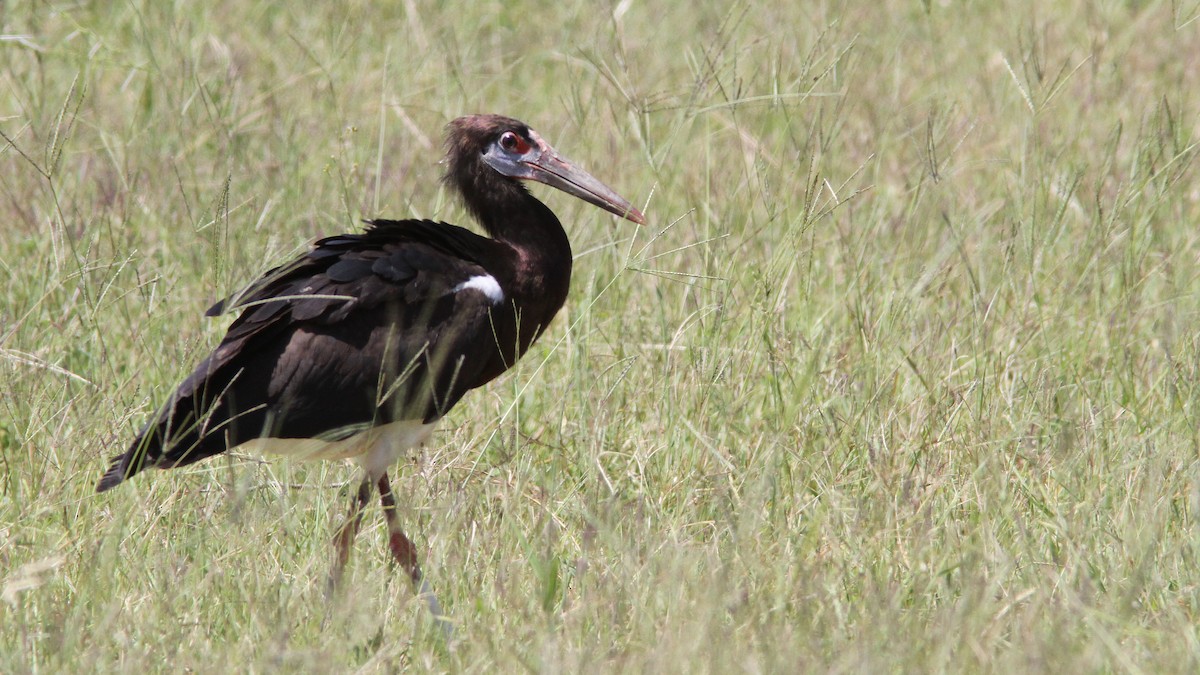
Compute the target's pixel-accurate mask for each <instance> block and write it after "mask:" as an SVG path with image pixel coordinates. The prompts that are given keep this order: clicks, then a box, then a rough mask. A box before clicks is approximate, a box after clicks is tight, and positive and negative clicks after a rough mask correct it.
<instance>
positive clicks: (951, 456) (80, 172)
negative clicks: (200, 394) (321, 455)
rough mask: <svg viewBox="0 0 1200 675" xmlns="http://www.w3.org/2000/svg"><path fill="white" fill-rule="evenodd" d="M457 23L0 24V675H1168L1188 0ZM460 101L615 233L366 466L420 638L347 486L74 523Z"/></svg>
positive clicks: (1184, 330)
mask: <svg viewBox="0 0 1200 675" xmlns="http://www.w3.org/2000/svg"><path fill="white" fill-rule="evenodd" d="M448 4H451V5H452V6H445V7H441V6H438V5H437V4H436V3H421V2H415V1H414V2H404V3H379V2H373V3H369V2H353V3H301V4H290V5H289V4H286V3H285V4H282V5H278V6H275V5H274V4H272V5H268V4H267V3H257V4H256V3H244V2H209V3H199V2H194V3H142V2H128V3H21V2H17V3H7V4H3V5H0V35H3V36H5V37H4V39H3V40H2V41H0V131H2V132H3V134H4V139H0V461H2V465H0V671H4V672H39V673H40V672H81V671H85V670H87V671H91V670H99V671H121V672H138V671H148V672H156V671H170V672H181V671H183V670H185V669H190V670H193V671H200V672H227V671H229V670H239V671H244V670H249V671H258V672H263V671H267V672H271V671H279V670H282V669H285V668H286V669H292V668H299V669H301V670H308V671H320V670H325V669H333V670H337V671H348V670H362V671H366V672H380V671H384V672H386V671H391V670H395V669H398V668H411V669H419V670H426V669H428V670H435V671H468V672H495V671H496V670H505V671H513V670H531V671H540V672H578V671H588V672H618V671H619V672H626V671H632V672H681V671H686V672H731V671H734V672H736V671H749V672H795V671H797V670H800V671H870V672H887V671H893V672H894V671H909V672H963V671H984V672H1018V671H1026V672H1028V671H1033V672H1038V671H1041V672H1064V671H1068V672H1079V671H1085V672H1087V671H1115V672H1196V670H1197V669H1200V629H1198V628H1197V626H1198V625H1200V562H1198V560H1197V555H1198V553H1200V551H1198V550H1197V548H1198V546H1200V530H1198V524H1197V522H1196V517H1197V511H1198V509H1200V455H1198V448H1200V431H1198V427H1200V425H1198V421H1200V420H1198V419H1197V418H1198V416H1200V389H1198V387H1197V382H1198V380H1200V343H1198V339H1197V332H1196V328H1195V327H1196V326H1197V325H1200V294H1198V293H1200V266H1198V264H1197V261H1198V259H1200V228H1198V227H1197V225H1198V223H1200V189H1198V188H1197V185H1198V184H1200V180H1198V177H1197V171H1196V168H1195V162H1194V160H1195V156H1196V150H1197V138H1198V137H1200V114H1198V113H1200V64H1198V63H1197V52H1196V45H1197V44H1200V4H1197V3H1196V2H1190V1H1188V0H1179V1H1177V2H1153V1H1152V2H1143V3H1117V2H1105V3H1090V2H1089V3H1085V2H1061V3H1028V4H1024V3H1015V2H1013V3H1005V2H1000V3H957V2H916V1H911V2H898V1H895V0H892V1H889V2H883V3H854V4H848V3H829V2H817V3H806V2H805V3H799V2H792V1H786V2H785V1H783V0H777V1H775V2H758V3H746V4H738V5H735V6H732V7H716V6H714V7H711V8H705V7H686V6H684V5H683V4H679V5H678V6H677V7H676V6H667V5H668V3H637V2H633V3H625V2H623V3H617V4H616V5H615V6H614V7H613V8H611V9H606V8H601V7H600V6H599V5H596V4H595V3H579V2H562V3H532V2H513V3H480V2H464V3H448ZM655 4H659V5H662V6H654V5H655ZM702 4H703V3H702ZM712 4H714V5H716V4H717V3H712ZM428 5H432V6H428ZM483 111H488V112H500V113H505V114H509V115H512V116H515V117H518V118H520V119H522V120H524V121H526V122H528V123H530V124H531V125H532V126H534V128H536V129H538V130H539V131H540V132H541V133H542V135H543V136H545V138H547V139H548V140H549V141H550V142H551V143H552V144H554V145H555V146H556V147H557V148H558V149H559V150H561V151H562V152H563V153H564V154H565V155H567V156H569V157H571V158H573V159H575V160H577V161H578V162H579V163H580V164H582V165H583V166H585V167H587V168H588V169H589V170H591V171H592V172H593V173H594V174H595V175H596V176H597V177H599V178H600V179H601V180H604V181H605V182H607V183H609V184H611V185H612V186H614V187H615V188H616V189H617V190H618V192H620V193H622V194H624V195H625V196H627V197H629V198H630V199H631V200H633V201H634V202H635V203H637V204H639V205H642V204H645V205H647V207H646V209H645V211H646V213H647V215H648V218H649V224H648V225H647V226H646V227H642V228H638V227H635V226H634V225H633V224H631V223H627V222H624V221H618V220H616V219H614V218H612V217H610V216H608V215H606V214H604V213H602V212H600V211H599V210H597V209H594V208H592V207H589V206H587V205H586V204H582V203H578V202H575V201H574V200H571V199H569V198H567V197H564V196H562V195H560V194H557V193H553V192H552V191H548V190H538V191H537V194H538V195H539V196H540V197H542V198H544V199H545V200H546V201H547V202H548V203H549V204H550V205H551V207H552V208H554V209H555V210H556V212H557V213H558V214H559V215H560V216H561V217H562V219H563V221H564V223H566V226H567V229H568V232H569V234H570V235H571V238H572V241H573V243H574V247H575V250H576V252H577V256H578V260H577V262H576V277H575V280H574V284H573V288H572V293H571V298H570V300H569V302H568V306H567V308H566V309H565V310H564V312H563V313H562V315H560V317H559V320H558V321H557V322H556V324H555V325H554V326H553V328H552V330H550V331H549V333H548V334H547V335H546V336H545V337H544V338H543V339H542V341H541V342H540V343H539V345H538V346H536V347H535V348H534V349H533V350H532V351H531V352H530V353H529V354H528V355H527V356H526V357H525V359H524V361H523V362H522V363H521V365H520V366H519V367H518V368H516V369H514V370H513V371H512V372H510V373H509V374H507V375H505V376H504V377H503V378H502V379H500V380H499V381H497V382H495V383H493V384H492V385H491V386H489V387H487V388H485V389H483V390H481V391H478V392H475V393H473V394H472V395H470V396H468V398H467V399H466V400H465V401H464V402H463V404H462V405H460V406H459V407H458V408H456V409H455V410H454V412H453V413H452V414H451V415H450V417H449V418H448V419H447V420H446V422H445V423H444V424H443V426H442V429H441V431H440V432H438V433H437V434H436V435H435V436H434V439H433V442H432V443H431V444H430V445H429V446H428V447H427V448H425V449H424V450H423V451H421V452H419V453H416V456H414V458H413V461H412V462H410V463H408V464H406V465H404V466H403V467H401V471H400V476H399V477H398V478H396V479H394V485H395V486H396V488H397V490H398V491H399V493H400V494H401V496H402V502H403V504H404V507H403V508H404V511H403V518H404V521H405V522H406V524H407V527H408V529H409V531H410V533H411V534H413V535H414V538H415V540H416V541H417V543H418V545H419V546H420V548H421V550H422V555H423V563H424V566H425V568H426V570H427V572H428V574H429V576H430V579H431V581H432V583H433V584H434V586H435V588H436V589H437V590H438V592H439V595H440V597H441V600H442V602H443V604H444V605H445V607H446V609H447V610H448V612H449V614H450V616H451V617H452V619H453V620H454V621H455V622H456V623H457V624H458V626H459V628H458V639H457V641H456V642H455V643H454V644H453V645H452V646H451V647H448V646H447V645H446V643H445V642H444V641H443V640H442V639H441V637H440V635H439V633H438V632H437V630H436V628H435V627H434V626H433V625H432V624H431V623H430V622H429V621H428V617H427V616H426V615H424V614H423V613H422V610H421V609H420V605H419V603H418V602H417V601H416V600H415V599H414V598H413V596H412V593H411V591H410V590H409V588H408V587H407V585H406V584H404V583H402V581H401V580H400V577H399V576H398V575H396V574H394V573H392V572H390V571H389V569H388V565H387V563H386V546H385V542H384V531H383V528H382V525H381V520H382V519H381V518H380V517H379V515H378V512H377V510H372V511H371V512H369V513H368V521H367V522H368V523H371V527H370V528H369V529H367V530H366V531H365V532H364V533H363V536H361V537H360V539H359V541H358V543H357V546H356V547H355V551H354V559H353V561H352V563H351V570H350V576H349V584H348V586H349V588H348V591H347V597H346V598H345V599H344V600H343V601H341V602H340V603H338V604H337V605H335V606H332V607H329V606H327V605H326V603H325V601H324V598H323V583H324V579H325V575H326V573H327V571H328V567H329V563H330V540H331V537H332V534H333V532H334V530H335V529H336V527H337V525H338V523H339V522H340V521H341V518H342V516H343V513H344V510H345V508H346V506H347V503H348V490H350V489H351V488H350V487H349V486H352V485H353V484H354V483H355V482H356V480H357V476H356V473H355V470H354V469H353V468H352V467H351V466H349V465H343V464H336V463H326V464H311V465H309V464H300V463H287V462H282V461H271V462H263V461H260V459H259V458H257V457H228V458H218V459H215V460H211V461H208V462H206V463H202V464H200V465H197V466H195V467H194V468H189V469H187V470H180V471H174V472H161V473H160V472H152V473H150V474H146V475H142V476H139V477H138V478H137V479H136V480H133V481H131V482H130V484H128V485H125V486H122V488H121V489H120V490H117V491H114V492H111V493H106V494H104V495H95V494H93V492H92V490H93V487H94V485H95V482H96V480H97V478H98V477H99V476H100V474H101V473H102V472H103V470H104V469H105V468H106V466H107V459H108V457H109V456H110V455H112V454H115V453H117V452H119V451H121V450H122V449H123V448H124V446H125V444H126V443H127V442H128V441H129V439H130V438H131V436H132V434H133V433H134V431H135V429H136V428H137V426H138V425H139V424H140V423H141V422H142V421H143V420H144V419H145V418H146V416H147V415H148V414H150V413H151V412H152V410H153V409H154V408H155V407H156V406H157V405H158V404H159V403H160V402H161V401H162V400H163V399H164V398H165V397H166V396H167V395H168V393H169V392H170V389H171V387H172V386H173V385H174V384H175V383H177V382H178V381H179V380H180V379H181V378H182V377H183V376H184V375H185V374H186V373H187V372H188V368H189V366H191V365H193V364H195V363H196V362H197V361H198V360H199V359H200V358H202V356H203V355H204V354H205V353H206V352H207V350H209V349H211V348H212V346H213V345H214V344H215V343H216V341H217V340H219V337H220V335H221V333H222V331H223V329H224V327H225V325H226V321H225V320H216V321H213V320H206V319H204V318H203V317H202V316H201V315H202V312H203V310H204V309H205V308H206V307H207V306H208V305H209V304H210V303H211V302H212V301H213V300H215V299H217V298H219V297H222V296H224V295H225V294H227V293H229V292H231V291H233V290H235V289H237V288H239V287H240V285H241V284H243V283H245V282H247V281H249V280H251V279H252V278H253V277H255V276H256V275H257V274H259V273H261V272H262V271H264V270H265V269H266V268H267V267H268V266H269V265H272V264H275V263H278V262H280V261H282V260H284V259H286V258H287V257H288V256H290V255H293V254H294V253H296V252H297V251H300V250H303V248H304V246H305V245H306V244H307V242H309V241H311V240H312V239H313V238H316V237H318V236H321V235H328V234H332V233H337V232H343V231H347V230H353V229H355V228H357V227H358V225H357V223H358V221H359V219H360V218H364V217H372V216H384V217H393V218H402V217H409V216H419V217H433V218H441V219H446V220H449V221H451V222H465V221H466V216H465V214H464V213H463V211H462V209H461V208H460V207H459V206H458V205H457V204H456V202H455V200H454V199H453V197H452V195H449V194H447V193H446V192H445V190H444V189H443V187H442V186H441V184H440V183H439V181H438V177H439V174H440V167H439V165H438V163H437V162H438V159H439V155H440V133H441V128H442V126H443V125H444V124H445V123H446V122H447V121H448V120H449V119H451V118H453V117H455V116H458V115H460V114H464V113H469V112H483ZM323 622H325V624H326V625H324V626H323Z"/></svg>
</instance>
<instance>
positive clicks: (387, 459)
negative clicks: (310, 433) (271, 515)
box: [237, 420, 436, 478]
mask: <svg viewBox="0 0 1200 675" xmlns="http://www.w3.org/2000/svg"><path fill="white" fill-rule="evenodd" d="M435 424H436V423H435V422H430V423H429V424H426V423H424V422H421V421H418V420H408V421H403V422H392V423H391V424H384V425H383V426H378V427H371V428H370V429H365V430H363V431H360V432H358V433H356V434H354V435H353V436H350V437H348V438H344V439H342V440H340V441H322V440H318V439H315V438H256V439H254V440H252V441H246V442H245V443H242V444H241V445H239V446H237V449H239V450H251V451H254V452H259V453H263V454H271V455H284V456H287V457H295V458H297V459H304V460H309V459H355V460H357V461H358V463H359V464H361V465H362V466H363V468H364V469H366V470H367V473H369V474H370V475H371V477H372V478H379V476H382V475H383V473H384V472H385V471H387V469H388V467H390V466H391V465H392V464H395V463H396V460H398V459H400V456H401V455H403V454H404V451H405V450H408V449H409V448H411V447H414V446H417V445H420V444H422V443H424V442H425V440H426V439H427V438H429V434H431V433H433V427H434V425H435Z"/></svg>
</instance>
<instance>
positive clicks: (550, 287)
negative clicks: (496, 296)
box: [477, 193, 572, 328]
mask: <svg viewBox="0 0 1200 675" xmlns="http://www.w3.org/2000/svg"><path fill="white" fill-rule="evenodd" d="M477 213H479V214H481V217H480V219H479V221H480V224H481V225H482V226H483V228H484V229H485V230H486V231H487V233H488V234H489V235H491V236H492V238H493V239H495V240H496V241H498V242H500V243H502V244H505V245H506V246H508V247H510V248H511V250H512V252H513V254H514V258H513V260H512V263H511V264H512V267H511V272H512V275H513V277H512V279H511V284H512V290H513V292H514V298H513V299H514V300H517V301H518V302H519V303H520V304H525V303H527V302H531V301H532V302H533V303H534V304H535V305H537V306H538V307H540V308H541V312H539V313H542V312H544V313H545V316H540V317H532V316H531V317H528V318H529V319H534V320H536V321H538V322H540V323H542V324H543V325H542V327H543V328H544V327H545V326H544V324H545V323H548V322H549V320H550V318H551V317H553V316H554V314H555V313H556V312H557V311H558V309H559V308H560V307H561V306H562V304H563V303H564V302H566V299H567V292H568V290H569V289H570V285H571V262H572V255H571V243H570V241H568V239H567V233H566V232H565V231H564V230H563V227H562V224H561V223H560V222H559V221H558V217H557V216H555V215H554V212H553V211H551V210H550V209H549V207H547V206H546V205H545V204H543V203H541V202H540V201H538V200H537V199H536V198H535V197H533V196H532V195H530V194H528V193H525V194H524V195H523V199H521V200H520V203H518V202H517V200H506V201H505V202H504V203H503V204H492V205H490V206H488V207H487V208H486V210H480V211H477ZM482 214H486V216H482Z"/></svg>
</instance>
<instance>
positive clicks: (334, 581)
mask: <svg viewBox="0 0 1200 675" xmlns="http://www.w3.org/2000/svg"><path fill="white" fill-rule="evenodd" d="M371 489H372V486H371V479H370V477H367V478H364V479H363V482H362V485H359V486H358V494H357V495H355V497H354V502H353V503H352V504H351V505H350V512H349V513H347V514H346V522H344V523H342V526H341V527H340V528H338V531H337V534H335V535H334V536H333V548H334V553H333V569H332V570H330V572H329V586H328V590H329V592H330V593H332V592H333V591H335V590H337V588H338V586H340V585H341V583H342V575H343V574H344V573H345V571H346V563H347V562H349V561H350V546H351V545H352V544H353V543H354V538H355V537H357V536H358V529H359V527H360V526H361V525H362V519H363V509H365V508H366V507H367V502H368V501H370V499H371Z"/></svg>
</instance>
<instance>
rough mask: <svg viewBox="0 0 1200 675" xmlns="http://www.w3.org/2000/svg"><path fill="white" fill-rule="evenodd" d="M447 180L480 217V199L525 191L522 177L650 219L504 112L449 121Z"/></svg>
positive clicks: (618, 211)
mask: <svg viewBox="0 0 1200 675" xmlns="http://www.w3.org/2000/svg"><path fill="white" fill-rule="evenodd" d="M446 162H447V164H448V169H447V172H446V180H447V181H448V182H449V183H450V184H451V185H453V186H454V187H456V188H458V190H459V191H460V192H461V193H462V195H463V197H464V198H465V199H466V200H467V204H468V206H470V207H471V208H472V210H474V211H476V214H475V215H476V216H478V217H480V219H481V220H486V218H487V217H488V214H486V213H482V212H481V209H480V207H479V206H477V204H480V200H481V199H482V198H484V197H485V196H487V197H490V199H491V200H504V199H505V198H516V197H517V196H523V195H524V194H526V192H525V189H524V187H523V186H522V185H521V183H520V182H519V181H522V180H532V181H537V182H539V183H545V184H546V185H549V186H551V187H554V188H558V189H559V190H562V191H563V192H566V193H567V194H569V195H572V196H575V197H578V198H579V199H582V200H584V201H585V202H588V203H589V204H594V205H596V206H599V207H600V208H602V209H604V210H605V211H608V212H609V213H613V214H616V215H618V216H621V217H622V218H626V219H628V220H632V221H633V222H635V223H644V222H646V219H645V216H643V215H642V212H641V211H638V210H637V209H636V208H634V206H633V205H632V204H630V203H629V202H628V201H627V200H625V199H624V198H622V197H621V196H620V195H618V194H617V193H616V192H614V191H613V189H612V188H610V187H608V186H607V185H605V184H604V183H601V182H600V181H598V180H596V179H595V178H594V177H593V176H592V175H591V174H589V173H588V172H586V171H584V170H583V169H581V168H579V167H578V166H576V165H575V164H573V163H572V162H570V161H569V160H567V159H566V158H564V157H562V156H561V155H559V154H558V153H557V152H556V151H555V150H554V148H552V147H550V144H548V143H546V141H544V140H542V137H541V136H539V135H538V133H537V132H536V131H534V130H533V129H530V128H529V126H528V125H526V124H524V123H522V122H519V121H517V120H514V119H512V118H510V117H503V116H501V115H471V116H469V117H460V118H458V119H456V120H454V121H453V122H451V123H450V124H449V125H448V127H447V131H446Z"/></svg>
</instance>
